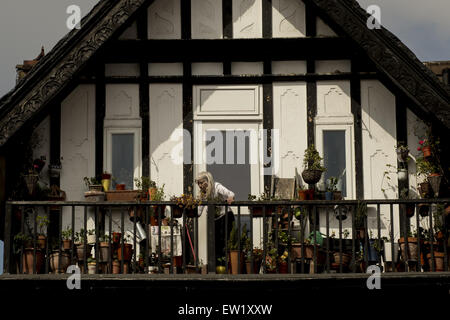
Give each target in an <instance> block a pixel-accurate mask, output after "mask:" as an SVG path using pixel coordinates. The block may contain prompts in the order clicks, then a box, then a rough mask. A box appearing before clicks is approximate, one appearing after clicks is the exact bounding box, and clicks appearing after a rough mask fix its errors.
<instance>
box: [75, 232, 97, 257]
mask: <svg viewBox="0 0 450 320" xmlns="http://www.w3.org/2000/svg"><path fill="white" fill-rule="evenodd" d="M85 238H86V231H85V230H84V229H81V230H80V232H75V247H76V249H77V259H78V261H84V259H85V258H84V256H85V249H86V258H89V257H90V255H91V248H92V245H90V244H88V243H86V244H85ZM94 243H95V242H94Z"/></svg>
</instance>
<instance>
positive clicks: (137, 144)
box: [103, 128, 142, 189]
mask: <svg viewBox="0 0 450 320" xmlns="http://www.w3.org/2000/svg"><path fill="white" fill-rule="evenodd" d="M113 134H134V144H133V148H134V149H133V150H134V154H133V157H134V158H133V160H134V161H133V165H134V171H133V189H135V188H136V185H135V182H134V178H140V177H141V175H142V159H141V141H142V133H141V128H105V134H104V141H103V143H104V149H103V150H104V152H103V168H105V170H106V171H108V172H112V135H113Z"/></svg>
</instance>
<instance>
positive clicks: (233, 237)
mask: <svg viewBox="0 0 450 320" xmlns="http://www.w3.org/2000/svg"><path fill="white" fill-rule="evenodd" d="M227 248H228V250H238V249H239V239H238V231H237V229H236V223H235V222H234V221H233V225H232V227H231V232H230V238H229V239H228V244H227Z"/></svg>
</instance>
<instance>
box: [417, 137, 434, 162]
mask: <svg viewBox="0 0 450 320" xmlns="http://www.w3.org/2000/svg"><path fill="white" fill-rule="evenodd" d="M419 144H420V147H418V148H417V150H418V151H422V153H423V156H424V157H425V158H428V157H431V155H432V153H431V151H432V150H431V144H430V140H429V139H423V140H420V141H419Z"/></svg>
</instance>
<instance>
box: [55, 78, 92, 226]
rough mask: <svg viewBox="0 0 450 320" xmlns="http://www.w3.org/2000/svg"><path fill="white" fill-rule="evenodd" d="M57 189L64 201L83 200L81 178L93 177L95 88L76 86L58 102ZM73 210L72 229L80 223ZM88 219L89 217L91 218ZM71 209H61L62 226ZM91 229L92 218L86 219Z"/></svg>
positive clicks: (78, 213)
mask: <svg viewBox="0 0 450 320" xmlns="http://www.w3.org/2000/svg"><path fill="white" fill-rule="evenodd" d="M61 164H62V169H61V177H60V183H61V189H62V190H64V191H65V192H66V200H67V201H84V200H85V199H84V192H85V191H86V187H85V185H84V181H83V178H84V177H93V176H94V175H95V86H94V85H80V86H78V87H77V88H75V90H74V91H73V92H72V93H71V94H70V95H69V96H68V97H67V98H66V99H65V100H64V101H63V102H62V103H61ZM83 215H84V214H83V209H82V208H81V207H76V217H75V221H76V226H77V228H80V227H81V226H82V225H83V224H84V222H83V221H82V219H83ZM91 218H92V217H91ZM70 220H71V208H69V207H65V208H64V216H63V224H64V225H66V224H69V222H70ZM88 225H89V226H91V227H92V219H90V220H89V224H88Z"/></svg>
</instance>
